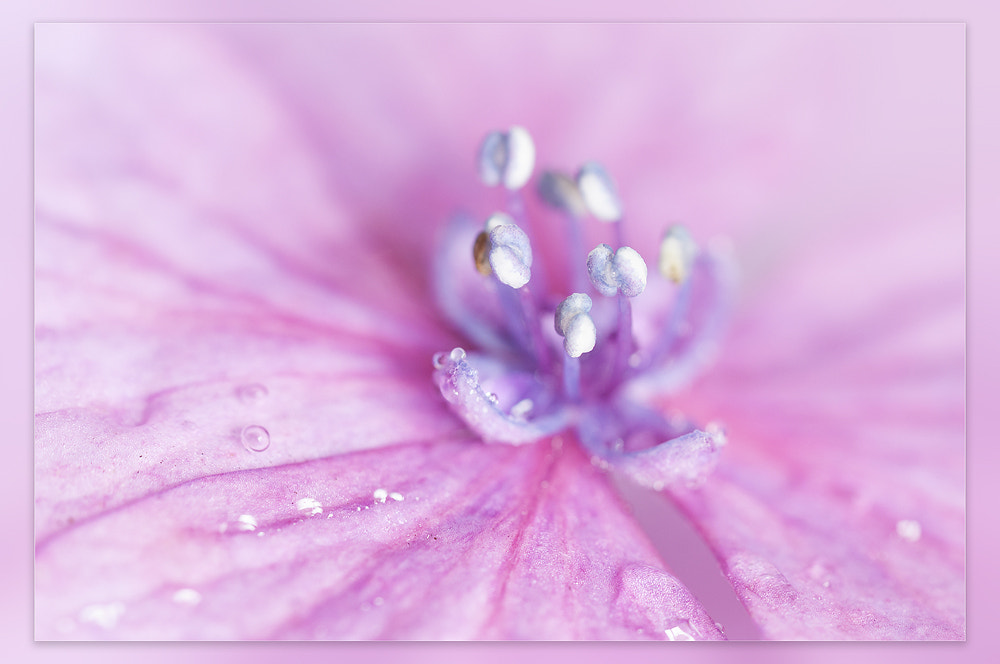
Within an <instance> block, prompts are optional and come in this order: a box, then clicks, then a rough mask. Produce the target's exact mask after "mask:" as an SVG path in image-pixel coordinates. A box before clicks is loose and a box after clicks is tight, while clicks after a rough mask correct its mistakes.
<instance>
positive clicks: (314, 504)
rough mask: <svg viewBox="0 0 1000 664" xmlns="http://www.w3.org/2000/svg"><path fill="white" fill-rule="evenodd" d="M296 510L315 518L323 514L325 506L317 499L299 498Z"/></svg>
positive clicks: (296, 502)
mask: <svg viewBox="0 0 1000 664" xmlns="http://www.w3.org/2000/svg"><path fill="white" fill-rule="evenodd" d="M295 509H297V510H298V511H300V512H304V513H305V514H308V515H309V516H315V515H316V514H321V513H322V512H323V504H322V503H321V502H319V501H318V500H316V499H315V498H299V499H298V500H296V501H295Z"/></svg>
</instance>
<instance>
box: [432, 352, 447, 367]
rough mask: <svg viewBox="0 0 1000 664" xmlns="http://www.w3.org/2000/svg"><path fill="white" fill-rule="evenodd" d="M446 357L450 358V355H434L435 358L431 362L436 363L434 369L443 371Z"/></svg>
mask: <svg viewBox="0 0 1000 664" xmlns="http://www.w3.org/2000/svg"><path fill="white" fill-rule="evenodd" d="M446 357H448V353H434V357H433V358H431V361H432V362H433V363H434V368H435V369H443V368H444V360H445V358H446Z"/></svg>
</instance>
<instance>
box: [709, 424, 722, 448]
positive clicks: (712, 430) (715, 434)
mask: <svg viewBox="0 0 1000 664" xmlns="http://www.w3.org/2000/svg"><path fill="white" fill-rule="evenodd" d="M705 433H707V434H708V435H709V436H711V437H712V438H713V440H715V444H716V445H720V446H721V445H725V444H726V442H727V439H726V430H725V428H723V426H722V425H721V424H719V423H718V422H709V423H708V424H707V425H705Z"/></svg>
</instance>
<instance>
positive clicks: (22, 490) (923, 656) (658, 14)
mask: <svg viewBox="0 0 1000 664" xmlns="http://www.w3.org/2000/svg"><path fill="white" fill-rule="evenodd" d="M229 4H230V5H231V6H229V7H227V6H226V5H225V4H223V3H208V2H205V3H195V2H191V3H178V2H174V3H169V8H168V6H167V3H162V6H160V7H158V6H156V5H155V4H153V3H151V4H150V6H148V7H147V8H145V9H144V10H142V11H141V12H140V11H137V10H134V9H132V8H131V7H130V6H129V5H128V4H127V3H123V2H121V3H116V2H91V3H87V6H86V8H80V7H79V6H78V5H76V4H74V3H68V2H63V3H59V2H45V3H36V4H35V5H33V6H32V7H20V8H18V9H17V10H16V16H14V17H13V20H11V18H9V17H8V20H6V21H4V22H3V23H2V28H0V29H2V30H3V31H4V32H3V39H2V40H0V44H2V46H0V48H3V49H5V52H4V55H6V56H7V57H5V58H4V62H5V63H6V67H5V68H4V75H5V80H7V81H8V82H10V85H9V86H8V88H7V89H14V90H16V91H17V96H16V97H15V99H16V100H17V103H13V104H7V105H5V107H4V112H5V114H6V118H5V119H6V120H7V122H6V123H4V126H5V128H6V131H5V132H3V135H4V137H5V142H4V147H5V148H6V150H4V154H5V155H6V158H5V160H4V171H3V173H4V175H5V176H6V177H5V178H4V181H5V182H7V183H10V186H9V187H8V188H7V189H8V191H9V192H10V193H9V194H8V196H5V197H4V198H3V202H4V205H5V206H6V212H7V217H8V219H10V220H11V221H9V222H8V223H7V225H6V226H5V227H4V240H5V241H4V242H3V243H0V251H2V252H3V254H2V256H0V264H2V265H4V266H5V268H6V272H5V279H4V288H3V289H2V293H3V298H4V304H5V305H6V307H5V308H6V310H7V311H8V312H10V311H13V312H15V314H14V316H8V317H7V323H6V324H5V325H4V327H3V335H4V341H5V342H7V343H4V344H2V347H3V349H4V350H3V352H4V361H3V366H4V367H5V368H7V371H6V372H4V374H3V379H2V380H3V383H2V396H3V397H4V398H3V399H2V400H0V403H2V404H3V405H2V406H0V408H2V412H3V422H4V425H5V430H6V431H8V432H10V431H13V432H14V435H13V436H12V437H11V440H10V441H9V443H8V445H10V446H12V449H13V450H14V453H13V458H12V459H11V461H10V462H8V463H7V464H4V467H5V468H6V473H7V477H5V480H6V481H5V482H3V483H2V484H0V491H2V492H3V493H2V496H3V499H4V508H3V509H2V511H0V519H2V524H3V531H4V532H6V533H14V536H13V537H11V536H8V537H6V538H5V540H6V542H7V546H5V547H4V549H3V553H2V555H3V559H2V562H4V563H6V564H4V565H3V566H2V567H0V569H2V574H3V577H2V578H3V581H4V586H5V588H6V589H7V592H5V593H2V594H0V618H2V619H0V625H2V635H3V636H2V638H3V641H2V643H3V652H7V653H10V654H11V655H13V659H12V660H10V661H42V662H47V661H63V660H65V659H70V658H72V659H73V660H74V661H76V662H90V661H93V662H115V661H123V662H125V661H134V660H136V659H139V658H142V659H144V660H146V661H149V662H157V661H174V660H176V659H177V658H179V657H185V658H189V659H193V660H194V661H234V662H236V661H238V662H256V661H271V660H276V659H279V658H284V657H287V656H289V655H290V656H294V657H299V658H302V657H306V658H308V659H309V660H310V661H313V660H315V661H327V660H329V659H330V658H331V657H338V658H340V657H344V658H347V659H350V660H353V661H384V660H385V659H386V658H399V657H404V658H405V659H407V660H409V661H420V662H422V661H428V662H429V661H466V660H473V661H485V662H493V661H496V662H499V661H504V660H506V659H508V658H510V657H511V656H518V657H522V656H530V659H531V660H532V661H539V662H540V661H545V660H549V659H551V658H552V657H553V656H556V655H558V656H560V657H567V658H569V657H572V659H573V661H575V662H592V661H593V662H597V661H607V660H615V659H625V658H629V659H630V660H631V659H632V658H635V657H640V658H643V659H650V660H652V659H653V658H656V659H661V658H663V657H664V656H665V654H664V653H663V652H661V651H660V650H659V649H655V648H654V647H650V646H649V645H641V644H635V645H632V644H622V645H617V644H570V645H556V644H550V645H546V644H539V645H530V646H528V645H517V644H497V645H493V646H490V645H481V644H455V645H436V644H421V645H406V644H334V645H331V644H301V645H292V646H288V645H282V646H275V645H257V646H254V645H235V646H229V645H209V646H192V645H173V644H171V645H167V646H162V647H159V648H157V647H152V646H147V645H137V644H131V645H124V646H114V645H67V644H40V645H33V644H32V642H31V638H32V636H31V635H32V626H31V616H32V610H31V597H32V588H31V573H30V571H31V569H30V566H31V544H30V542H31V480H30V477H31V455H30V451H29V450H30V449H31V448H30V441H31V415H30V413H31V411H32V408H31V397H30V390H31V385H32V383H33V376H32V369H31V359H30V358H31V350H30V346H31V336H30V335H31V332H30V330H31V325H30V319H31V313H30V312H31V307H32V304H31V303H32V295H31V255H32V248H31V235H30V226H29V225H28V221H27V220H28V219H29V218H30V215H31V172H30V168H28V167H27V164H28V163H30V162H29V159H30V157H29V155H30V154H31V138H30V136H31V132H30V127H31V105H30V99H31V74H30V60H31V24H32V23H33V22H35V21H53V20H114V21H118V20H122V19H129V20H153V21H161V20H177V19H186V20H227V19H228V20H262V21H266V20H273V19H284V20H288V19H303V20H305V19H314V20H345V19H346V20H349V19H413V18H423V19H447V20H456V19H460V18H469V19H474V18H490V19H495V18H509V19H558V18H571V17H575V18H577V19H581V18H583V19H652V18H657V19H661V20H698V19H707V20H727V19H728V20H737V19H752V20H767V19H778V20H785V21H787V20H830V19H841V20H847V19H855V20H868V21H870V20H948V21H965V20H967V21H969V29H968V32H967V39H968V42H967V44H968V48H967V53H968V58H969V65H968V86H969V87H968V89H969V94H968V99H969V112H968V122H969V124H968V135H969V149H968V166H969V175H968V191H969V198H968V226H967V233H968V235H967V238H968V249H967V256H968V266H969V267H968V284H969V286H968V311H969V314H968V337H967V338H968V347H969V352H968V357H969V360H970V361H969V362H968V377H969V390H968V395H969V400H968V412H969V416H968V465H969V468H970V471H969V484H968V486H969V489H968V495H969V521H968V522H969V528H970V532H969V540H968V551H969V554H968V557H969V565H968V570H969V572H968V573H969V578H970V583H969V593H968V594H969V598H970V608H969V644H967V645H964V646H963V645H949V644H913V645H910V644H894V645H891V646H883V645H880V644H873V645H867V646H860V647H859V646H853V645H849V644H831V645H825V646H816V645H811V644H808V645H807V644H803V645H791V644H778V645H771V646H768V645H766V644H746V645H742V646H740V645H736V646H734V645H725V646H722V647H718V646H716V647H698V648H688V649H686V650H685V653H684V655H685V657H684V658H683V659H684V660H685V661H687V660H688V659H690V660H693V661H726V660H728V659H730V658H734V657H735V658H738V659H740V660H741V661H769V662H772V661H773V662H784V661H789V662H792V661H840V660H842V659H843V658H846V657H857V656H859V655H860V654H864V655H866V656H871V657H873V658H874V657H878V658H879V659H880V660H885V659H887V658H888V659H890V660H891V659H893V658H897V661H900V662H902V661H904V659H905V661H906V662H922V661H928V662H929V661H939V660H941V659H951V658H953V657H960V658H962V659H965V657H967V656H972V655H977V654H982V655H985V654H987V653H989V652H990V651H993V650H995V648H992V647H991V644H990V642H989V641H988V639H989V636H990V634H989V625H988V622H989V618H990V617H991V615H992V612H993V610H995V607H996V601H995V599H993V598H994V597H995V596H996V594H997V592H998V590H1000V588H998V579H997V574H996V572H995V571H994V569H993V567H992V561H993V560H995V559H997V557H998V553H1000V551H998V548H1000V547H998V537H997V533H996V526H995V523H994V522H995V519H994V518H992V517H991V516H990V515H991V514H992V511H991V510H990V509H989V507H988V506H989V505H991V504H993V503H994V502H995V501H996V500H997V499H998V498H1000V488H994V487H996V486H997V485H996V483H995V482H991V481H990V479H989V477H988V475H987V474H988V473H990V471H991V470H992V469H993V468H996V461H997V456H998V455H997V451H996V447H995V446H993V445H991V444H990V443H991V441H990V437H989V436H988V434H987V433H986V432H987V431H989V430H990V429H991V426H990V425H991V424H993V425H997V424H1000V422H998V421H997V420H998V416H997V415H996V414H995V412H996V409H995V408H993V407H992V404H991V403H990V401H991V396H992V388H994V387H996V376H997V375H998V373H1000V351H998V350H997V345H996V344H995V343H994V342H993V341H992V340H994V339H996V338H997V337H998V332H1000V330H998V327H1000V316H998V315H997V314H995V313H993V312H994V311H996V306H995V304H993V303H994V302H995V295H993V293H994V292H995V290H996V286H997V285H1000V284H998V278H1000V275H998V273H997V270H996V268H995V267H994V266H995V260H992V259H991V258H990V256H991V254H992V252H993V248H994V247H997V246H1000V241H998V240H1000V238H998V236H1000V231H998V228H997V224H996V222H995V221H992V220H996V219H997V218H998V212H1000V211H998V210H997V207H998V203H997V197H996V196H995V195H992V194H993V189H994V186H995V182H997V181H998V180H1000V177H998V174H997V167H998V164H997V159H998V157H997V155H998V154H1000V141H998V130H997V128H996V127H993V126H988V125H987V123H988V122H991V121H992V120H993V119H994V118H996V117H1000V113H998V112H997V104H998V102H1000V91H998V88H997V86H996V84H995V81H990V82H991V83H993V85H992V87H989V86H987V85H985V81H983V80H982V79H983V77H984V76H987V75H992V72H991V71H990V70H991V69H993V67H992V65H991V64H988V63H994V62H997V61H1000V54H998V53H997V51H998V50H1000V48H998V46H997V44H998V43H1000V42H998V37H1000V35H998V34H996V32H997V29H996V21H995V20H991V19H996V11H995V10H992V11H987V10H984V9H978V8H976V7H975V6H974V5H973V4H972V3H954V4H950V5H945V4H944V3H930V2H923V3H920V2H917V3H909V6H908V7H907V11H908V12H909V14H908V15H906V16H900V15H896V14H894V13H893V10H894V9H895V3H886V2H881V3H878V2H868V3H862V2H856V3H845V2H840V3H836V4H834V3H823V4H827V5H829V9H826V8H824V7H823V6H822V5H819V4H817V5H815V6H813V7H812V8H811V10H810V11H809V13H805V12H803V11H802V10H799V9H797V7H796V5H797V4H798V3H791V2H770V3H758V4H757V11H758V12H760V11H763V12H764V13H763V14H761V13H758V14H756V15H750V14H749V13H748V12H747V10H746V9H744V3H740V2H714V3H704V5H705V6H701V7H699V8H698V9H697V10H687V12H686V13H685V12H681V11H672V10H669V9H666V8H663V7H661V5H660V3H653V2H619V3H615V4H614V5H610V6H609V5H607V4H606V3H599V2H582V1H578V2H572V3H569V2H563V3H554V4H552V5H551V6H549V7H548V8H547V9H544V10H542V9H537V8H535V9H531V8H530V7H531V6H532V5H531V3H527V2H516V3H506V4H504V5H502V6H500V5H495V6H492V7H488V8H487V9H486V10H484V11H482V12H479V13H475V12H473V11H472V10H469V9H465V8H464V5H463V4H462V3H458V2H454V1H453V0H442V1H438V2H433V3H427V4H424V5H423V6H422V7H421V9H420V13H419V14H417V13H416V10H413V9H410V8H409V7H408V5H407V4H405V3H390V2H381V3H372V4H371V5H370V6H369V7H368V8H367V9H362V8H361V7H362V6H361V5H360V4H353V3H352V6H350V7H348V9H347V10H346V11H337V10H336V9H333V8H327V7H326V5H324V4H321V3H303V2H299V3H286V5H285V6H286V7H288V8H290V9H285V10H284V11H283V12H282V13H281V15H279V14H278V13H277V12H276V11H274V10H271V9H270V5H269V3H264V2H240V3H229ZM314 5H315V6H314ZM234 7H235V8H236V9H234ZM458 12H464V13H463V14H459V13H458ZM570 12H572V13H570ZM692 12H697V13H692ZM10 13H11V10H8V14H10ZM987 183H988V184H987ZM986 220H991V221H986ZM279 648H280V652H279ZM287 649H291V650H293V651H294V652H292V653H288V652H286V650H287ZM675 653H676V650H674V651H671V653H670V656H674V654H675Z"/></svg>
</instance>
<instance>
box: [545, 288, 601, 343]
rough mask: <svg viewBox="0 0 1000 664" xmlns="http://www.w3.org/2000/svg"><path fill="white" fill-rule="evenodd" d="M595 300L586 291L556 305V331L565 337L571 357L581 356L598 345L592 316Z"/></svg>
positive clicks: (564, 341)
mask: <svg viewBox="0 0 1000 664" xmlns="http://www.w3.org/2000/svg"><path fill="white" fill-rule="evenodd" d="M592 306H593V302H592V301H591V299H590V296H589V295H586V294H585V293H573V294H572V295H570V296H569V297H567V298H566V299H565V300H563V301H562V302H560V303H559V306H558V307H556V316H555V326H556V332H558V333H559V334H560V335H562V336H563V337H565V338H564V340H563V346H564V347H565V348H566V354H567V355H569V356H570V357H580V356H581V355H583V354H584V353H589V352H590V351H592V350H594V346H595V345H597V327H596V326H595V325H594V319H593V318H591V317H590V313H589V312H590V308H591V307H592Z"/></svg>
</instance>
